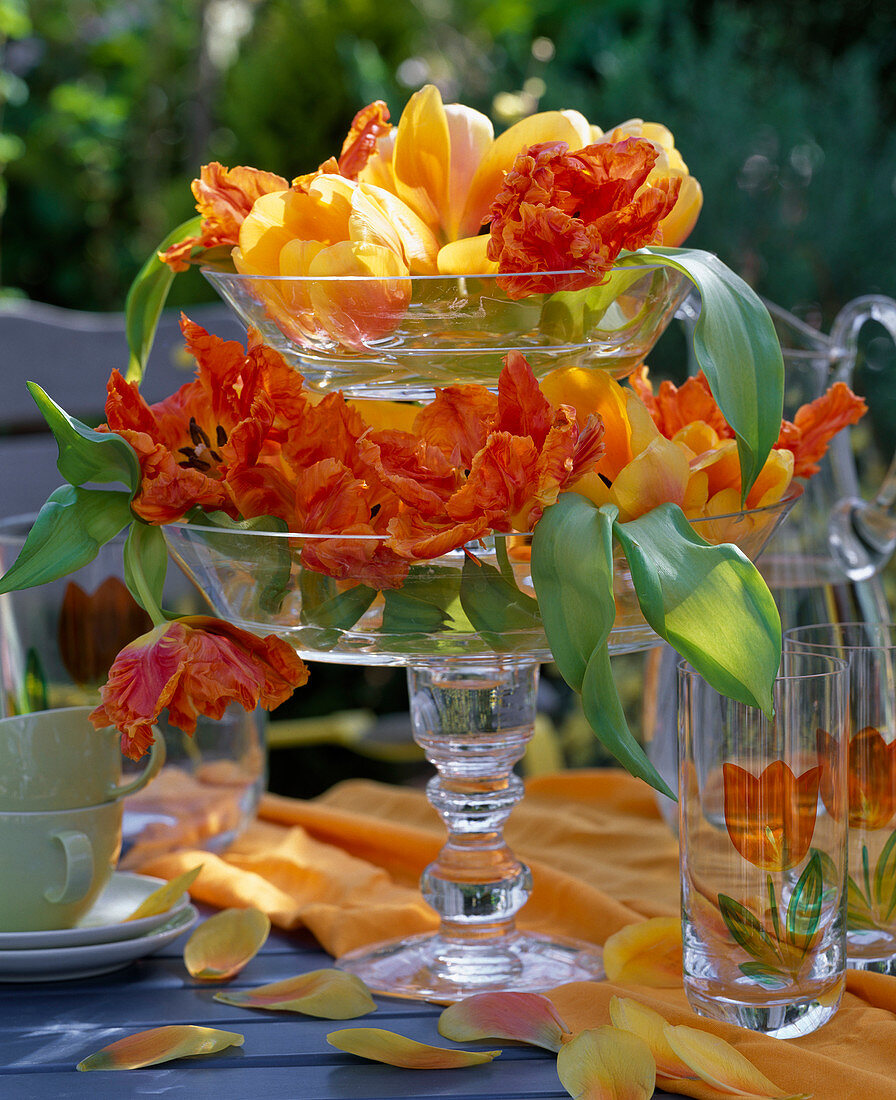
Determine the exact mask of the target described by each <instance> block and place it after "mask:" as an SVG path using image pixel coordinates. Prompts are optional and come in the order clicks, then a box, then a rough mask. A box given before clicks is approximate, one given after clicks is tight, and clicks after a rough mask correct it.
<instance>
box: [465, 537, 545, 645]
mask: <svg viewBox="0 0 896 1100" xmlns="http://www.w3.org/2000/svg"><path fill="white" fill-rule="evenodd" d="M460 602H461V605H462V607H463V609H464V612H465V614H466V616H467V618H468V619H469V620H470V622H471V624H472V625H473V628H474V629H475V630H478V631H479V633H480V634H482V635H484V636H485V635H488V636H489V638H491V639H493V640H494V641H495V643H496V644H497V647H498V648H501V635H502V634H505V633H507V632H508V631H515V630H541V615H540V614H539V611H538V600H536V599H535V598H534V597H532V596H527V595H526V593H525V592H521V591H520V590H519V588H517V586H516V584H515V583H514V582H513V581H511V580H508V579H507V578H506V577H505V576H504V575H503V574H502V573H501V571H500V570H498V569H496V568H495V567H494V566H493V565H489V564H488V562H485V561H482V560H481V559H478V558H473V557H471V556H469V555H468V556H467V557H466V559H465V560H464V566H463V570H462V572H461V582H460Z"/></svg>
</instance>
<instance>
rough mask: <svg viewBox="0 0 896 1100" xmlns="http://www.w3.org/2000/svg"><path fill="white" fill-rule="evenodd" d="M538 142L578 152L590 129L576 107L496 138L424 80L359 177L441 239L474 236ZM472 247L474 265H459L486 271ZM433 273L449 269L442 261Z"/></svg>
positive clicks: (484, 121) (481, 118) (483, 122)
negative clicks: (521, 158) (511, 173)
mask: <svg viewBox="0 0 896 1100" xmlns="http://www.w3.org/2000/svg"><path fill="white" fill-rule="evenodd" d="M543 141H565V142H566V143H567V144H568V145H569V147H570V148H571V149H578V148H581V147H582V146H583V145H587V144H588V143H589V142H590V141H591V127H590V126H589V124H588V121H587V119H585V117H584V116H583V115H581V114H579V112H578V111H544V112H541V113H540V114H536V115H531V116H530V117H529V118H525V119H523V120H522V121H520V122H518V123H516V125H514V126H511V127H510V129H508V130H505V131H504V133H503V134H501V135H500V136H499V137H497V138H495V136H494V129H493V127H492V123H491V121H490V120H489V119H488V118H487V117H486V116H485V115H483V114H481V113H480V112H479V111H475V110H473V109H472V108H471V107H465V106H463V105H462V104H459V103H453V104H449V105H447V106H446V105H445V104H444V103H443V102H442V97H441V94H440V93H439V90H438V88H436V87H434V86H433V85H431V84H430V85H427V86H426V87H425V88H421V90H420V91H419V92H416V93H415V94H414V95H413V96H411V98H410V100H409V101H408V104H407V106H406V107H405V109H404V111H403V112H402V115H401V118H400V119H399V122H398V125H397V126H396V127H395V128H394V129H393V130H391V131H390V132H389V133H388V134H383V135H381V136H380V137H379V138H378V139H377V145H376V152H375V153H374V154H373V156H371V157H370V159H369V160H368V162H367V164H366V166H365V167H364V168H362V169H361V171H360V172H359V174H358V178H359V180H361V181H362V182H366V183H370V184H376V185H378V186H380V187H383V188H386V189H388V190H390V191H392V192H394V194H396V195H397V196H398V197H399V198H401V199H402V200H403V201H404V202H405V203H407V205H408V206H409V207H411V209H412V210H413V211H414V212H415V213H416V214H417V215H418V216H419V217H420V218H421V219H422V220H423V221H424V222H425V223H426V224H427V225H428V226H429V228H430V229H431V230H432V231H433V232H434V233H435V234H436V236H437V237H438V238H439V241H440V242H441V243H443V244H449V245H450V244H451V243H452V242H462V241H466V240H471V241H474V240H475V239H476V236H477V234H478V233H479V230H480V228H481V226H482V224H483V222H484V221H485V219H486V217H487V216H488V211H489V207H490V206H491V204H492V202H493V200H494V198H495V196H496V195H497V194H498V192H499V191H500V190H501V186H502V184H503V182H504V174H505V173H506V172H507V170H508V169H509V168H510V166H511V164H512V163H513V161H514V159H515V158H516V156H517V154H518V153H520V152H521V151H522V150H523V149H525V148H527V147H528V146H529V145H534V144H536V143H538V142H543ZM471 247H473V249H474V251H473V253H472V255H473V256H474V257H475V266H474V267H470V266H464V265H461V266H462V267H463V270H464V272H465V273H473V272H474V271H475V272H478V273H483V272H486V271H489V270H491V269H492V268H493V267H494V265H492V264H490V263H489V262H488V261H486V260H485V254H484V251H483V252H482V255H481V256H480V255H479V250H478V248H477V246H473V245H471ZM449 256H450V253H449ZM446 262H447V261H446ZM449 266H453V265H449ZM439 270H440V271H442V272H443V273H447V274H453V273H454V272H453V271H450V272H446V271H445V265H443V263H442V262H441V259H440V263H439Z"/></svg>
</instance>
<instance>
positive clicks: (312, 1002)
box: [215, 970, 376, 1020]
mask: <svg viewBox="0 0 896 1100" xmlns="http://www.w3.org/2000/svg"><path fill="white" fill-rule="evenodd" d="M215 1000H216V1001H222V1002H223V1003H224V1004H228V1005H237V1006H238V1007H240V1008H266V1009H268V1010H270V1011H272V1012H301V1013H303V1014H304V1015H305V1016H319V1017H321V1018H322V1019H325V1020H353V1019H355V1018H356V1017H358V1016H366V1015H367V1013H368V1012H375V1011H376V1003H375V1001H374V999H373V997H371V996H370V991H369V990H368V988H367V986H366V985H365V984H364V983H363V982H362V981H361V979H360V978H358V977H356V976H355V975H354V974H348V973H346V971H344V970H312V971H310V972H309V973H308V974H299V975H298V976H297V977H295V978H287V979H286V980H285V981H282V982H270V983H269V984H268V985H259V986H256V988H255V989H241V990H234V991H233V992H232V993H216V994H215Z"/></svg>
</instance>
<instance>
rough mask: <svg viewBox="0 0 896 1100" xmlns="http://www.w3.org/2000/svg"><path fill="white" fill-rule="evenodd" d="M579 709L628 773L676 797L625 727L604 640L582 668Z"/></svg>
mask: <svg viewBox="0 0 896 1100" xmlns="http://www.w3.org/2000/svg"><path fill="white" fill-rule="evenodd" d="M582 710H583V712H584V715H585V717H586V718H587V719H588V723H589V725H590V726H591V728H592V729H593V730H594V734H595V736H596V737H597V739H598V741H600V743H601V744H602V745H603V746H604V748H606V749H607V750H608V751H609V752H611V753H612V754H613V756H615V758H616V759H617V760H618V761H619V763H620V764H621V765H622V766H623V767H624V768H626V769H627V770H628V772H629V774H630V775H634V776H635V777H636V778H638V779H643V780H644V781H645V782H647V783H649V784H650V786H651V787H653V789H654V790H656V791H659V792H660V794H664V795H666V797H667V798H671V799H672V800H673V801H676V800H677V799H676V795H675V794H674V792H673V791H672V790H670V788H669V787H668V785H667V784H666V782H665V780H664V779H663V777H662V776H661V775H660V774H659V772H658V771H657V770H656V768H655V767H654V766H653V764H652V763H651V762H650V760H649V759H648V758H647V756H646V754H645V752H644V750H643V749H642V748H641V746H640V745H639V744H638V742H637V740H636V739H635V737H634V735H633V734H632V732H631V730H630V729H629V728H628V723H627V722H626V720H625V712H624V710H623V709H622V703H621V702H620V700H619V693H618V691H617V689H616V678H615V677H614V675H613V669H612V667H611V665H610V653H609V649H608V647H607V643H606V642H604V643H603V644H602V645H598V646H596V647H595V649H594V652H593V653H592V654H591V660H590V661H589V662H588V667H587V669H586V670H585V679H584V682H583V684H582Z"/></svg>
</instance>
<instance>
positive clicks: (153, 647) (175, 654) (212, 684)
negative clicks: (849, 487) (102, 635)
mask: <svg viewBox="0 0 896 1100" xmlns="http://www.w3.org/2000/svg"><path fill="white" fill-rule="evenodd" d="M307 679H308V670H307V668H306V667H305V664H304V662H303V661H302V659H301V658H300V657H299V656H298V654H297V653H296V652H295V650H294V649H293V648H292V646H290V645H288V644H287V643H286V642H284V641H283V640H282V639H280V638H277V637H275V636H274V635H269V636H268V637H267V638H258V637H256V635H254V634H250V633H249V632H248V631H245V630H241V629H240V628H239V627H236V626H233V625H232V624H230V623H225V622H222V621H221V620H219V619H211V618H208V617H207V616H201V615H194V616H188V617H186V618H183V619H176V620H174V621H173V622H170V623H164V624H162V625H161V626H158V627H155V629H153V630H151V631H150V632H149V633H148V634H144V635H142V636H141V637H139V638H136V639H135V640H134V641H133V642H131V643H130V645H128V646H126V647H125V648H124V649H123V650H122V651H121V653H119V655H118V657H116V659H115V661H114V663H113V665H112V668H111V669H110V670H109V678H108V681H107V682H106V684H104V686H103V687H102V688H101V689H100V698H101V699H102V702H101V704H100V706H98V707H97V708H96V709H95V710H94V711H92V712H91V715H90V720H91V722H92V723H93V725H94V727H95V728H96V729H105V728H106V727H108V726H115V728H116V729H118V730H119V732H120V733H121V735H122V737H121V749H122V752H123V753H124V754H125V755H126V756H130V757H131V758H132V759H135V760H137V759H139V758H140V757H141V756H142V755H143V753H144V752H146V751H147V749H148V748H149V745H150V744H151V742H152V737H153V730H152V726H153V723H154V722H155V721H156V720H157V719H158V716H159V714H160V713H161V711H162V710H163V709H164V708H165V707H168V714H169V718H170V720H171V722H172V723H173V724H174V725H176V726H178V728H180V729H182V730H184V731H185V732H186V733H191V734H192V733H193V732H194V731H195V729H196V719H197V717H198V715H199V714H205V715H207V716H208V717H209V718H215V719H218V718H220V717H221V715H222V714H223V713H224V710H225V708H226V707H227V705H228V703H230V702H232V701H235V702H239V703H240V704H241V705H242V706H243V708H244V709H245V710H247V711H252V710H254V709H255V707H256V706H258V705H259V703H260V704H261V705H262V706H265V707H267V708H271V707H274V706H277V705H279V704H280V703H282V702H284V701H285V700H286V699H288V698H289V696H290V695H291V694H292V692H293V690H294V689H295V688H296V687H299V686H300V685H301V684H304V683H305V682H306V680H307Z"/></svg>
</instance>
